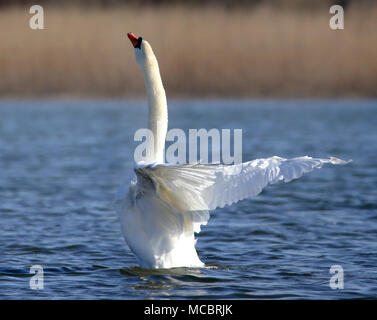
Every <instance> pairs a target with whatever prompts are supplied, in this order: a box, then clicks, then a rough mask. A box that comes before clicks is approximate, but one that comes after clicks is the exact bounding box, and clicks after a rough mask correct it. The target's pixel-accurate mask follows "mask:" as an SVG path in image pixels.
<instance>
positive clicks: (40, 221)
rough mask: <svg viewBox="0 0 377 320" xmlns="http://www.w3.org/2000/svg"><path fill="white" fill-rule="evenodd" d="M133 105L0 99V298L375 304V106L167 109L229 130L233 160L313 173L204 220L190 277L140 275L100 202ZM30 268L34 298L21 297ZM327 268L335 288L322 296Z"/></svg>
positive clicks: (138, 107) (116, 178)
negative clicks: (318, 162) (198, 265)
mask: <svg viewBox="0 0 377 320" xmlns="http://www.w3.org/2000/svg"><path fill="white" fill-rule="evenodd" d="M146 112H147V111H146V108H145V105H144V102H142V101H114V102H107V101H93V102H91V101H86V102H61V101H43V102H38V101H34V102H31V101H2V102H0V168H1V170H0V214H1V216H0V222H1V223H0V243H1V247H0V250H1V251H0V298H2V299H39V298H47V299H68V298H69V299H145V298H280V299H287V298H309V299H317V298H325V299H339V298H377V244H376V236H377V203H376V199H377V190H376V186H377V160H376V156H377V153H376V143H377V101H357V100H355V101H284V102H283V101H230V100H229V101H189V100H187V101H172V102H170V109H169V116H170V119H169V120H170V123H169V126H170V128H182V129H184V130H187V129H188V128H207V129H210V128H242V129H243V151H244V152H243V159H244V161H246V160H251V159H255V158H260V157H268V156H272V155H279V156H282V157H295V156H300V155H307V154H308V155H312V156H316V157H327V156H329V155H332V156H336V157H340V158H343V159H353V163H351V164H348V165H346V166H326V167H324V168H323V169H321V170H317V171H316V172H313V173H311V174H309V175H306V176H304V177H303V178H301V179H299V180H297V181H293V182H291V183H289V184H278V185H273V186H270V187H268V188H267V189H265V191H264V192H263V193H262V194H260V195H259V196H258V197H256V198H255V199H251V200H245V201H242V202H240V203H238V204H236V205H233V206H231V207H227V208H224V209H218V210H216V211H214V212H212V216H211V219H210V221H209V224H208V225H207V226H206V227H204V228H203V230H202V232H201V233H200V235H199V237H198V238H199V240H198V242H197V249H198V252H199V256H200V258H201V259H202V261H204V262H205V263H206V265H207V268H203V269H187V268H178V269H173V270H157V271H153V270H142V269H140V268H139V267H138V266H137V263H136V260H135V258H134V256H133V254H132V253H131V252H130V250H129V249H128V247H127V246H126V244H125V242H124V240H123V238H122V235H121V233H120V228H119V224H118V220H117V216H116V213H115V211H114V207H113V200H114V194H115V192H116V190H117V188H118V186H119V185H120V184H121V183H122V182H123V181H124V180H125V179H126V177H127V176H128V171H129V170H131V168H132V159H133V148H134V147H135V146H136V144H135V143H134V142H133V134H134V131H135V130H136V129H138V128H140V127H145V125H146V119H145V117H146ZM32 265H42V266H43V268H44V290H39V291H37V290H31V289H30V288H29V280H30V277H31V276H32V275H31V274H30V273H29V270H30V267H31V266H32ZM332 265H341V266H342V267H343V269H344V289H343V290H332V289H331V288H330V286H329V280H330V277H331V276H332V275H331V274H330V273H329V270H330V267H331V266H332Z"/></svg>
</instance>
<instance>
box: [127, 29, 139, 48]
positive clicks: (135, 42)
mask: <svg viewBox="0 0 377 320" xmlns="http://www.w3.org/2000/svg"><path fill="white" fill-rule="evenodd" d="M127 36H128V38H129V39H130V40H131V42H132V45H133V46H134V48H135V47H136V45H137V41H138V38H137V37H136V36H135V35H134V34H133V33H132V32H129V33H127Z"/></svg>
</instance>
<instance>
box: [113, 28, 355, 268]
mask: <svg viewBox="0 0 377 320" xmlns="http://www.w3.org/2000/svg"><path fill="white" fill-rule="evenodd" d="M128 36H129V38H130V40H131V41H132V43H133V45H134V47H135V56H136V61H137V63H138V65H139V67H140V68H141V70H142V72H143V75H144V80H145V83H146V88H147V97H148V105H149V128H150V129H151V130H152V132H153V134H154V144H153V148H154V153H153V157H152V158H151V159H149V161H148V162H149V163H147V164H138V165H137V166H136V167H135V170H134V171H135V175H134V177H133V178H132V180H131V182H130V183H129V184H128V185H125V186H124V187H122V188H121V189H120V190H119V192H118V195H117V211H118V215H119V218H120V222H121V227H122V232H123V235H124V237H125V240H126V242H127V243H128V245H129V247H130V249H131V250H132V251H133V252H134V254H135V255H136V257H137V259H138V262H139V263H140V265H141V266H142V267H145V268H172V267H202V266H204V264H203V263H202V262H201V261H200V259H199V257H198V255H197V252H196V249H195V238H194V233H195V232H196V233H198V232H200V226H201V225H205V224H207V222H208V219H209V212H208V211H209V210H213V209H215V208H218V207H224V206H226V205H231V204H233V203H235V202H237V201H240V200H243V199H245V198H249V197H252V196H256V195H257V194H259V193H260V192H261V191H262V189H263V188H264V187H266V186H267V185H268V184H273V183H277V182H279V181H284V182H289V181H291V180H293V179H297V178H299V177H301V176H302V175H303V174H304V173H307V172H310V171H312V170H313V169H315V168H321V167H322V165H323V164H325V163H330V164H345V163H347V162H345V161H343V160H340V159H337V158H333V157H331V158H330V159H318V158H311V157H308V156H306V157H299V158H293V159H284V158H280V157H276V156H275V157H271V158H267V159H257V160H253V161H249V162H245V163H242V164H237V165H222V164H217V165H210V164H195V165H193V164H185V165H179V166H176V165H167V164H163V152H164V144H165V137H166V131H167V104H166V96H165V91H164V88H163V85H162V81H161V77H160V73H159V69H158V64H157V59H156V58H155V56H154V54H153V51H152V48H151V47H150V45H149V44H148V42H146V41H145V40H140V39H141V38H136V37H135V36H134V35H133V34H129V35H128Z"/></svg>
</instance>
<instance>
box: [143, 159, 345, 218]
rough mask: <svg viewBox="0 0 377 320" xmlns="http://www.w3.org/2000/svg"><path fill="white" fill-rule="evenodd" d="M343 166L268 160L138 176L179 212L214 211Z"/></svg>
mask: <svg viewBox="0 0 377 320" xmlns="http://www.w3.org/2000/svg"><path fill="white" fill-rule="evenodd" d="M325 163H331V164H346V163H348V162H347V161H344V160H341V159H337V158H333V157H331V158H330V159H319V158H311V157H308V156H305V157H299V158H293V159H284V158H280V157H276V156H275V157H271V158H266V159H257V160H253V161H249V162H245V163H241V164H237V165H206V164H195V165H179V166H166V165H162V166H161V165H157V166H147V167H143V168H139V169H137V173H138V172H139V174H140V172H142V174H144V175H147V176H149V177H150V178H151V180H152V181H153V183H154V185H155V188H156V191H157V194H158V195H159V196H160V197H161V198H162V199H164V200H165V201H167V202H168V203H169V204H171V205H172V206H173V207H174V208H176V209H177V210H179V211H181V212H182V211H183V212H187V211H200V210H213V209H215V208H217V207H220V208H222V207H224V206H226V205H230V204H232V203H235V202H238V201H240V200H243V199H245V198H250V197H253V196H256V195H257V194H259V193H260V192H261V191H262V190H263V188H265V187H266V186H267V185H268V184H274V183H277V182H279V181H284V182H289V181H291V180H293V179H297V178H299V177H301V176H302V175H303V174H304V173H307V172H310V171H312V170H313V169H315V168H321V167H322V165H323V164H325Z"/></svg>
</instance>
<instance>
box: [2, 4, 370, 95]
mask: <svg viewBox="0 0 377 320" xmlns="http://www.w3.org/2000/svg"><path fill="white" fill-rule="evenodd" d="M1 10H2V11H1V12H0V39H1V42H0V75H1V76H0V97H51V96H53V97H56V96H58V97H89V98H96V97H105V98H118V97H139V96H142V95H144V83H143V79H142V75H141V73H140V71H139V70H138V69H137V65H136V62H135V60H134V56H133V49H132V47H131V44H130V42H129V40H128V39H127V38H126V33H127V32H129V31H132V32H134V33H135V34H136V35H142V36H143V38H145V39H147V40H148V41H149V42H150V43H151V44H152V46H153V48H154V51H155V53H156V55H157V57H158V60H159V64H160V69H161V73H162V77H163V81H164V84H165V88H166V90H167V92H168V96H169V97H259V98H264V97H267V98H269V97H376V96H377V25H376V21H377V7H373V8H367V9H360V8H357V7H349V8H347V11H346V13H345V29H344V30H338V31H333V30H331V29H330V28H329V18H330V14H329V12H328V8H326V10H314V11H308V10H301V11H300V10H284V9H282V8H279V9H277V8H273V7H268V6H264V7H253V8H245V9H232V10H226V9H224V8H220V7H205V8H195V7H157V8H156V7H143V8H140V7H127V6H126V7H117V8H109V9H100V8H91V9H84V8H76V7H61V8H54V7H47V8H45V30H31V29H30V28H29V18H30V16H31V15H30V14H29V12H28V9H27V8H8V9H1Z"/></svg>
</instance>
